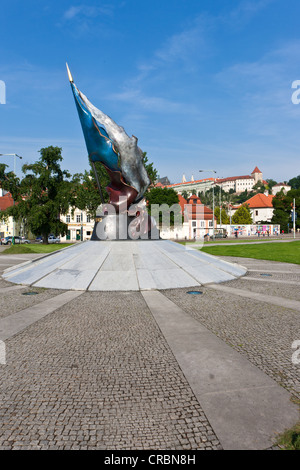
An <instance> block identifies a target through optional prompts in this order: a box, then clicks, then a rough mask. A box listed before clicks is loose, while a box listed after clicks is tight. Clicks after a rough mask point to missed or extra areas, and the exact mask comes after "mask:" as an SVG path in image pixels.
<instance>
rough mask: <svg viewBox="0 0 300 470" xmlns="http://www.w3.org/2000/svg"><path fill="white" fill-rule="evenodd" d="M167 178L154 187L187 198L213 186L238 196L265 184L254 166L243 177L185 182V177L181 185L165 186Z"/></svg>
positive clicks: (192, 178)
mask: <svg viewBox="0 0 300 470" xmlns="http://www.w3.org/2000/svg"><path fill="white" fill-rule="evenodd" d="M166 181H167V177H165V178H161V179H160V180H158V181H157V184H156V187H167V188H173V189H174V190H175V191H176V192H177V193H178V194H181V195H182V194H184V193H187V195H188V197H190V196H191V195H193V194H195V195H199V193H202V192H204V193H205V192H206V191H208V190H209V189H211V188H212V186H213V185H215V186H220V187H221V188H222V190H223V191H224V192H227V193H228V192H229V191H230V190H232V192H234V193H236V194H240V193H242V192H244V191H245V190H247V191H252V189H253V186H255V185H256V184H257V183H258V182H259V181H261V182H263V183H264V184H267V183H266V181H264V180H263V174H262V172H261V171H260V170H259V169H258V167H257V166H256V167H255V168H254V170H253V171H252V173H251V175H243V176H229V177H227V178H206V179H201V180H195V179H194V177H193V176H192V177H191V180H190V181H187V180H186V177H185V175H183V177H182V181H181V183H175V184H165V182H166Z"/></svg>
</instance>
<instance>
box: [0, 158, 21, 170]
mask: <svg viewBox="0 0 300 470" xmlns="http://www.w3.org/2000/svg"><path fill="white" fill-rule="evenodd" d="M0 157H14V174H16V159H17V158H19V159H20V160H22V157H20V155H17V154H16V153H0Z"/></svg>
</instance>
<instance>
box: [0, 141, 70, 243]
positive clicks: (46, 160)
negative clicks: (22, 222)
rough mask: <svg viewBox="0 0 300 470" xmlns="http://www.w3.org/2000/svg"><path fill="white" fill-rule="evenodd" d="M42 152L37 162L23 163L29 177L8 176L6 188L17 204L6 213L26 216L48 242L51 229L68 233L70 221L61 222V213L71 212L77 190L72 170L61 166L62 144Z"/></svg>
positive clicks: (45, 241)
mask: <svg viewBox="0 0 300 470" xmlns="http://www.w3.org/2000/svg"><path fill="white" fill-rule="evenodd" d="M39 152H40V154H41V156H40V158H39V160H38V161H37V162H35V163H33V164H30V165H23V167H22V171H23V173H24V174H25V177H24V178H23V179H22V180H21V181H20V180H18V178H12V176H11V175H8V177H6V178H5V177H4V180H5V181H4V188H5V189H7V190H9V191H10V192H11V194H12V196H13V198H14V201H15V205H14V206H12V207H9V208H8V209H6V211H4V214H3V215H4V216H10V215H11V216H13V217H14V218H15V219H16V220H19V219H21V218H25V219H26V223H27V225H28V227H29V228H30V230H31V231H32V233H34V234H35V235H42V237H43V240H44V243H48V236H49V235H50V234H51V233H54V234H56V235H59V234H61V235H64V234H65V233H66V230H67V225H66V224H64V223H63V222H61V220H60V215H61V214H66V213H67V212H68V210H69V206H70V204H71V203H72V200H73V191H72V184H71V182H70V177H71V175H70V173H69V172H68V171H66V170H62V169H61V167H60V162H61V161H62V155H61V148H59V147H52V146H50V147H47V148H42V149H41V150H40V151H39ZM3 176H5V175H3V169H2V173H1V178H3ZM6 176H7V175H6ZM1 216H2V214H1Z"/></svg>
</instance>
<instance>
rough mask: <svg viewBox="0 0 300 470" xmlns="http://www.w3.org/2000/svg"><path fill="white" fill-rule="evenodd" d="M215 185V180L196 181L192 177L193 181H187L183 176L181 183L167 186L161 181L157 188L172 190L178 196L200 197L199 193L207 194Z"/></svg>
mask: <svg viewBox="0 0 300 470" xmlns="http://www.w3.org/2000/svg"><path fill="white" fill-rule="evenodd" d="M213 183H214V178H205V179H201V180H194V177H193V176H192V178H191V181H186V178H185V176H184V175H183V177H182V181H181V183H174V184H168V185H165V184H163V183H162V182H161V181H158V182H157V184H156V185H155V187H163V188H172V189H174V191H176V192H177V193H178V194H181V195H182V194H184V193H187V196H188V197H189V196H191V195H193V194H196V195H198V193H199V192H206V191H208V190H209V189H210V188H211V187H212V185H213Z"/></svg>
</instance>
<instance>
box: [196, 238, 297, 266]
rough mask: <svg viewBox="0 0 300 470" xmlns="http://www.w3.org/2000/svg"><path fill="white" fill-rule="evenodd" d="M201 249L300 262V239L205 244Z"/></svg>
mask: <svg viewBox="0 0 300 470" xmlns="http://www.w3.org/2000/svg"><path fill="white" fill-rule="evenodd" d="M201 251H204V252H205V253H209V254H211V255H215V256H233V257H237V258H254V259H264V260H269V261H280V262H281V263H294V264H300V241H295V242H290V243H263V244H258V245H234V246H210V247H209V246H204V247H203V248H202V249H201Z"/></svg>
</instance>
